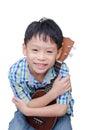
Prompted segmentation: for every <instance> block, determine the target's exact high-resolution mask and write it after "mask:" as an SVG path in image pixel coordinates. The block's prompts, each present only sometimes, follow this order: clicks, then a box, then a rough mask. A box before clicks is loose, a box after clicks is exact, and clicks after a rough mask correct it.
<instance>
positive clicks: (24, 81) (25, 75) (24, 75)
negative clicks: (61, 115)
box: [8, 58, 74, 115]
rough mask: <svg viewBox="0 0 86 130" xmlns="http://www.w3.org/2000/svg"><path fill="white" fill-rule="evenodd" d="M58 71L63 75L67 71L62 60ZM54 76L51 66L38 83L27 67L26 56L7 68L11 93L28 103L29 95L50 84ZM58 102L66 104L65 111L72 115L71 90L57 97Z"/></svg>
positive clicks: (72, 101) (65, 74) (66, 73)
mask: <svg viewBox="0 0 86 130" xmlns="http://www.w3.org/2000/svg"><path fill="white" fill-rule="evenodd" d="M59 73H61V74H62V76H63V77H65V76H67V75H68V73H69V70H68V67H67V65H66V64H65V63H64V62H63V63H62V66H61V69H60V71H59ZM55 77H56V72H55V70H54V67H52V68H51V69H50V70H49V71H48V72H47V74H46V75H45V78H44V81H43V82H42V83H39V82H38V81H37V80H36V79H35V78H34V77H33V76H32V75H31V74H30V71H29V69H28V64H27V60H26V58H22V59H20V60H19V61H17V62H16V63H14V64H13V65H12V66H11V68H10V70H9V75H8V78H9V81H10V85H11V87H12V90H13V93H14V95H15V96H17V97H18V98H20V99H23V100H24V102H26V103H28V102H29V101H30V100H31V95H32V94H33V93H34V92H35V91H36V90H37V89H40V88H44V87H45V86H46V85H47V84H50V82H51V79H53V78H55ZM57 103H58V104H68V110H67V113H68V114H70V115H73V104H74V100H73V98H72V95H71V91H69V92H67V93H64V94H63V95H60V96H58V97H57Z"/></svg>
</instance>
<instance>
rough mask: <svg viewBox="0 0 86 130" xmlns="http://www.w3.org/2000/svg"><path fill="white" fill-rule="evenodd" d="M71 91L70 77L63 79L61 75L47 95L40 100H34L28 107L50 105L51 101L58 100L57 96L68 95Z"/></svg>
mask: <svg viewBox="0 0 86 130" xmlns="http://www.w3.org/2000/svg"><path fill="white" fill-rule="evenodd" d="M69 89H70V76H69V75H68V76H67V77H66V78H64V79H62V78H61V75H59V76H58V77H57V78H56V80H55V81H54V84H53V87H52V88H51V90H50V91H49V92H48V93H46V94H45V95H44V96H41V97H39V98H35V99H32V100H31V102H29V103H28V104H27V105H28V106H29V107H43V106H46V105H48V104H49V103H50V102H51V101H53V100H54V99H56V98H57V96H59V95H62V94H63V93H66V92H67V91H68V90H69Z"/></svg>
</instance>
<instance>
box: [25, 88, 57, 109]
mask: <svg viewBox="0 0 86 130" xmlns="http://www.w3.org/2000/svg"><path fill="white" fill-rule="evenodd" d="M58 95H59V94H55V93H54V91H53V89H51V90H50V91H49V92H48V93H46V94H44V95H43V96H41V97H38V98H35V99H32V100H31V101H30V102H29V103H28V104H27V106H28V107H35V108H36V107H44V106H46V105H48V104H49V103H50V102H52V101H53V100H54V99H56V97H57V96H58Z"/></svg>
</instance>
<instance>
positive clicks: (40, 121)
mask: <svg viewBox="0 0 86 130" xmlns="http://www.w3.org/2000/svg"><path fill="white" fill-rule="evenodd" d="M45 94H46V92H45V91H44V90H38V91H36V92H35V94H33V96H32V98H33V99H34V98H37V97H41V96H43V95H45ZM55 103H56V100H54V101H52V102H51V103H50V104H48V105H51V104H55ZM26 120H27V122H28V123H29V124H30V125H31V126H32V127H34V128H35V129H36V130H51V129H52V128H53V126H54V124H55V122H56V120H57V117H34V116H33V117H32V116H31V117H30V116H26Z"/></svg>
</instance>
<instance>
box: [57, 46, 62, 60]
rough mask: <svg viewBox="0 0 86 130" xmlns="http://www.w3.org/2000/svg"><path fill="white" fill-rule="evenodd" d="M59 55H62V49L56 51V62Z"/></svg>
mask: <svg viewBox="0 0 86 130" xmlns="http://www.w3.org/2000/svg"><path fill="white" fill-rule="evenodd" d="M61 53H62V48H60V49H59V50H58V53H57V56H56V61H58V59H59V57H60V56H61Z"/></svg>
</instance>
